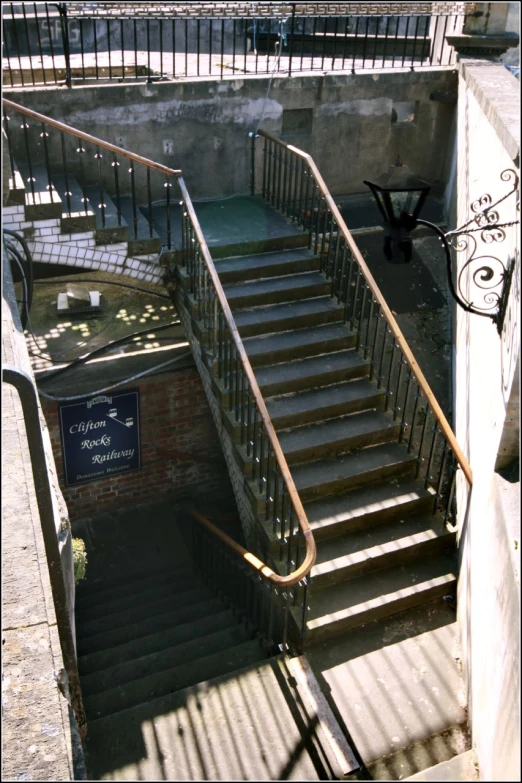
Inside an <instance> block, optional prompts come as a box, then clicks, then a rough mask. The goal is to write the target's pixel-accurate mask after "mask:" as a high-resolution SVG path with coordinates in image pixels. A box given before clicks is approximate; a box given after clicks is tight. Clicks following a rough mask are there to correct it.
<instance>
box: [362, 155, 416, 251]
mask: <svg viewBox="0 0 522 783" xmlns="http://www.w3.org/2000/svg"><path fill="white" fill-rule="evenodd" d="M364 184H365V185H367V186H368V187H369V188H370V190H371V191H372V193H373V197H374V199H375V202H376V204H377V207H378V209H379V211H380V213H381V215H382V217H383V219H384V225H385V237H384V255H385V256H386V258H387V259H388V261H390V262H391V263H392V264H405V263H408V262H409V261H411V255H412V247H413V246H412V240H411V236H410V232H411V231H412V230H413V229H414V228H415V226H416V225H417V218H418V215H419V213H420V211H421V209H422V205H423V204H424V201H425V200H426V196H427V195H428V193H429V190H430V184H429V182H426V180H424V179H421V178H420V177H417V176H416V175H415V174H412V172H411V171H410V169H409V168H408V166H405V165H404V163H403V162H402V160H401V159H400V157H399V156H398V155H397V159H396V161H395V165H393V166H390V167H389V168H388V169H387V170H386V171H385V172H384V174H381V176H380V177H379V179H378V180H377V181H376V182H368V181H367V180H364Z"/></svg>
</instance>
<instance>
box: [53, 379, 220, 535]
mask: <svg viewBox="0 0 522 783" xmlns="http://www.w3.org/2000/svg"><path fill="white" fill-rule="evenodd" d="M132 386H133V387H135V386H136V383H135V382H134V383H133V384H132ZM122 388H123V387H122ZM139 388H140V420H141V464H142V467H141V470H139V471H134V472H130V473H122V474H120V475H117V476H112V477H107V478H104V479H102V480H100V481H92V482H89V483H87V484H78V485H75V486H73V487H65V486H64V485H63V458H62V447H61V442H60V427H59V420H58V404H57V403H55V402H50V401H48V400H42V408H43V412H44V415H45V418H46V421H47V424H48V426H49V434H50V437H51V443H52V446H53V452H54V458H55V460H56V467H57V471H58V476H59V479H60V486H61V487H62V492H63V496H64V498H65V501H66V503H67V507H68V509H69V514H70V517H71V520H73V521H74V520H75V519H81V518H83V517H87V516H90V515H91V514H94V513H99V512H102V511H111V510H114V509H119V508H123V507H126V506H131V505H133V504H135V503H143V502H146V501H147V500H151V499H153V498H158V497H159V496H161V495H169V496H171V497H172V498H173V502H176V501H178V500H182V499H184V498H187V497H191V496H193V497H195V498H197V497H202V493H204V497H205V500H206V501H207V502H208V501H212V500H214V499H215V500H216V501H217V502H218V501H219V500H220V499H223V500H224V501H225V500H227V499H228V502H230V498H231V497H232V488H231V485H230V480H229V478H228V472H227V468H226V464H225V460H224V458H223V453H222V451H221V446H220V443H219V438H218V435H217V432H216V428H215V426H214V422H213V419H212V415H211V413H210V409H209V407H208V403H207V400H206V397H205V392H204V389H203V385H202V383H201V380H200V378H199V375H198V372H197V370H196V369H195V368H193V367H192V368H189V369H184V370H182V371H179V372H175V373H170V374H168V375H161V376H159V377H157V378H152V379H150V380H146V381H143V382H142V383H141V384H140V385H139Z"/></svg>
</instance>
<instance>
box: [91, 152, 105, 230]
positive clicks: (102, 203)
mask: <svg viewBox="0 0 522 783" xmlns="http://www.w3.org/2000/svg"><path fill="white" fill-rule="evenodd" d="M94 158H95V160H96V161H97V163H98V187H99V189H100V203H99V205H98V206H99V208H100V209H101V218H102V227H103V228H105V207H106V206H107V205H106V204H105V193H104V191H103V177H102V168H101V159H102V155H101V152H100V148H99V147H96V152H95V153H94Z"/></svg>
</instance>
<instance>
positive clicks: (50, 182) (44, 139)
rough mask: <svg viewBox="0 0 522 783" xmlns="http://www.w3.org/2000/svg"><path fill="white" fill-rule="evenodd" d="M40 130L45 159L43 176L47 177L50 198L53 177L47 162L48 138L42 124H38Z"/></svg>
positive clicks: (49, 164) (48, 161)
mask: <svg viewBox="0 0 522 783" xmlns="http://www.w3.org/2000/svg"><path fill="white" fill-rule="evenodd" d="M40 124H41V127H42V130H41V133H40V138H41V139H42V142H43V148H44V158H45V174H46V176H47V190H48V191H49V195H50V196H51V198H52V192H53V177H52V174H51V163H50V160H49V145H48V143H47V139H48V138H49V133H48V131H46V129H45V125H44V123H43V122H42V123H40Z"/></svg>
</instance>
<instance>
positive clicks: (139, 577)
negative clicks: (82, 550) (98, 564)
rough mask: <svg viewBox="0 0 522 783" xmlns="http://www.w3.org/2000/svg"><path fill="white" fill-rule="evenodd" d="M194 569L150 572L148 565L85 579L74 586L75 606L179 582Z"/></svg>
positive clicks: (83, 605) (84, 605)
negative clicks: (116, 573) (99, 577)
mask: <svg viewBox="0 0 522 783" xmlns="http://www.w3.org/2000/svg"><path fill="white" fill-rule="evenodd" d="M193 573H194V570H193V568H192V567H191V566H186V567H183V568H180V567H179V566H178V565H177V566H176V568H175V569H174V568H172V567H170V568H168V569H165V570H162V571H160V570H158V571H156V572H155V573H154V572H151V569H150V566H149V567H148V568H146V569H144V570H142V571H127V572H125V573H122V574H119V575H118V576H117V577H114V578H113V579H107V578H104V579H99V580H95V579H91V578H89V579H85V580H82V581H81V582H80V583H79V585H78V586H77V588H76V595H75V606H76V607H77V608H78V609H83V608H87V607H89V606H97V605H99V604H102V605H104V604H105V602H107V601H111V600H112V599H117V598H123V597H125V596H127V595H129V593H132V594H134V595H139V594H140V593H141V592H142V591H146V590H148V589H149V588H150V587H154V586H160V585H163V584H167V583H169V584H174V583H178V584H181V583H182V582H183V581H184V580H185V579H188V578H189V577H190V576H191V575H192V574H193Z"/></svg>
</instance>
